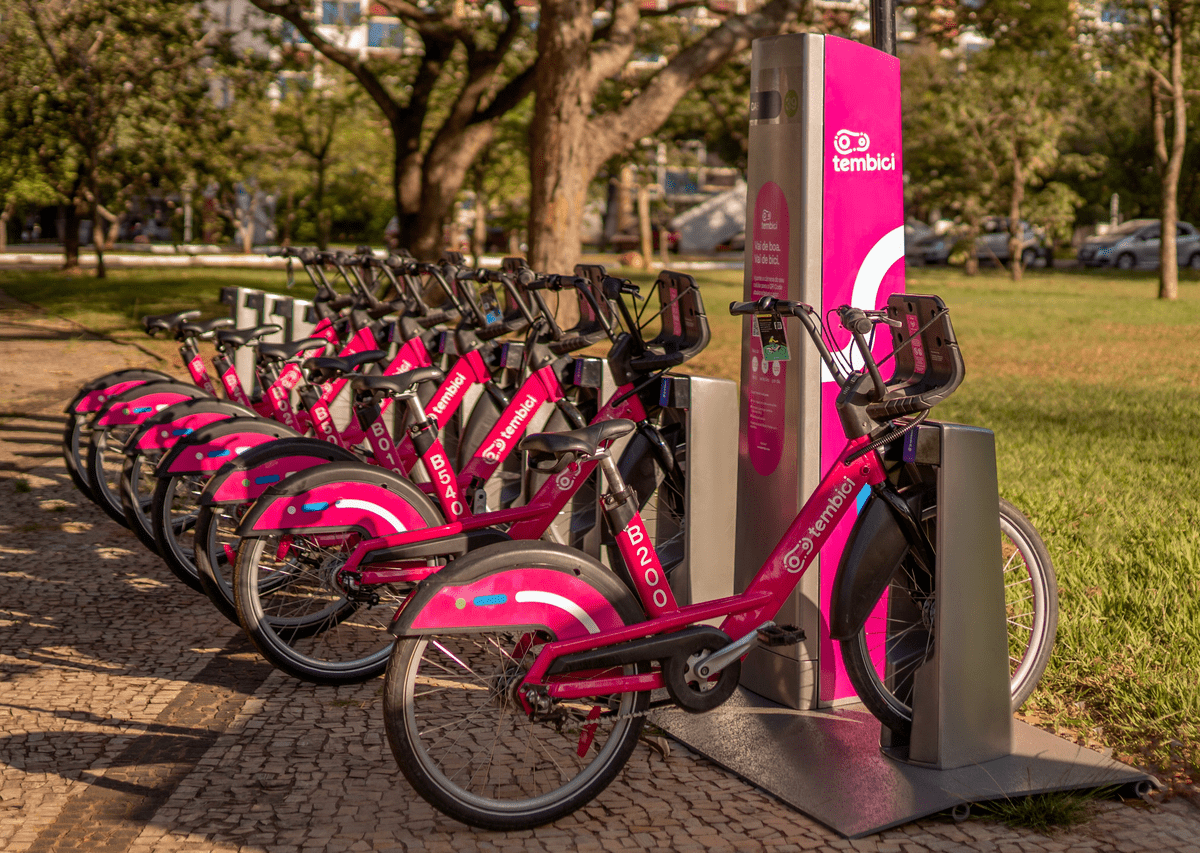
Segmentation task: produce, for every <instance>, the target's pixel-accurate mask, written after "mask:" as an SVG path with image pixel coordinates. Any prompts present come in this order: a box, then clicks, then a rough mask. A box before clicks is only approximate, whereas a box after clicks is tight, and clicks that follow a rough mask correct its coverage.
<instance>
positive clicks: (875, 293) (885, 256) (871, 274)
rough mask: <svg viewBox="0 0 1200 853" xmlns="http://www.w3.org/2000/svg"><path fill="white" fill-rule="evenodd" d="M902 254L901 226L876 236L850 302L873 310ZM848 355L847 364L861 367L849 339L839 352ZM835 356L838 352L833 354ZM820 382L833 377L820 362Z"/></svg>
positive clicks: (855, 349)
mask: <svg viewBox="0 0 1200 853" xmlns="http://www.w3.org/2000/svg"><path fill="white" fill-rule="evenodd" d="M903 257H904V226H903V225H901V226H900V227H898V228H896V229H894V230H892V231H889V232H888V233H886V234H884V235H883V236H882V237H880V238H879V242H878V243H876V244H875V245H874V246H872V247H871V251H869V252H867V256H866V257H865V258H863V262H862V266H860V267H859V268H858V275H857V276H856V277H855V279H854V290H853V292H852V293H851V296H850V304H851V305H852V306H853V307H855V308H862V309H863V310H864V311H874V310H875V305H876V304H877V301H878V299H879V288H880V287H881V286H882V285H883V277H884V275H885V274H886V273H887V271H888V270H890V269H891V268H892V265H893V264H895V263H896V261H898V260H900V259H901V258H903ZM839 352H841V354H842V355H844V356H848V357H849V358H850V364H851V365H852V366H853V367H854V368H855V369H857V368H860V367H862V364H863V360H862V356H861V355H859V352H858V347H856V346H855V345H854V341H853V340H850V341H849V342H847V343H846V345H845V346H844V347H842V348H841V350H840V351H839ZM834 356H835V357H836V356H837V353H836V352H835V353H834ZM821 381H822V382H832V381H833V376H832V374H830V372H829V368H828V367H826V366H825V363H824V362H822V363H821Z"/></svg>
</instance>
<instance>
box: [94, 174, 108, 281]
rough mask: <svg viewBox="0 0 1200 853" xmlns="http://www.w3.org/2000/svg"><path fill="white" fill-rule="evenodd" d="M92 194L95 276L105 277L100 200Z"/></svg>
mask: <svg viewBox="0 0 1200 853" xmlns="http://www.w3.org/2000/svg"><path fill="white" fill-rule="evenodd" d="M94 192H95V191H94V190H93V196H92V245H93V246H95V247H96V278H107V277H108V270H106V269H105V267H104V229H103V228H101V227H100V202H99V200H98V199H97V198H96V197H95V195H94Z"/></svg>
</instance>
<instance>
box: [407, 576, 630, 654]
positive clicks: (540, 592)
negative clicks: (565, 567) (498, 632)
mask: <svg viewBox="0 0 1200 853" xmlns="http://www.w3.org/2000/svg"><path fill="white" fill-rule="evenodd" d="M623 624H624V622H623V621H622V620H621V617H620V615H619V614H618V613H617V611H616V609H615V608H614V607H613V606H612V604H611V603H610V602H609V601H608V599H606V598H605V597H604V596H603V595H601V594H600V593H599V592H598V591H597V590H596V589H595V588H594V587H593V586H592V585H591V584H589V583H587V582H586V581H584V580H582V579H580V578H577V577H574V576H572V575H568V574H565V573H563V572H558V571H554V570H552V569H537V568H514V569H506V570H504V571H502V572H497V573H496V574H494V575H489V576H488V577H485V578H481V579H480V580H477V581H474V582H472V583H469V584H464V585H462V586H445V587H443V588H442V589H440V590H438V591H437V593H436V594H435V595H434V596H433V597H432V598H431V599H430V600H429V601H428V602H427V603H426V604H425V606H424V607H422V608H421V609H420V611H419V612H418V613H417V614H416V618H415V619H414V621H413V624H412V626H411V627H412V630H414V631H430V630H440V629H454V628H473V627H489V626H493V625H513V626H530V627H538V628H545V629H546V630H547V631H549V632H550V633H551V634H552V635H553V636H554V637H555V638H557V639H560V640H563V639H570V638H573V637H582V636H586V635H588V634H596V633H599V632H600V631H609V630H614V629H616V628H620V627H621V626H622V625H623Z"/></svg>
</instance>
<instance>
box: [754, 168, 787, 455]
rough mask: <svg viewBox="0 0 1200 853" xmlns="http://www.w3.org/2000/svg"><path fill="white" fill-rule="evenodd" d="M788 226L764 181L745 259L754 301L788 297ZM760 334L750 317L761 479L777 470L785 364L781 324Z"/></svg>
mask: <svg viewBox="0 0 1200 853" xmlns="http://www.w3.org/2000/svg"><path fill="white" fill-rule="evenodd" d="M789 228H790V222H789V217H788V205H787V198H786V197H785V196H784V194H783V190H782V189H781V188H780V187H779V185H778V184H776V183H775V182H774V181H767V182H766V183H765V184H763V185H762V188H761V189H759V191H758V198H757V200H756V201H755V205H754V235H753V246H752V249H751V256H750V275H751V282H752V283H751V293H752V295H753V298H754V299H758V298H760V297H763V296H774V297H775V298H777V299H787V298H788V235H789V233H790V231H789ZM768 316H769V315H768ZM776 319H777V320H778V319H779V318H776ZM766 332H767V334H765V335H764V326H763V324H762V321H761V318H758V317H755V318H754V322H752V323H751V334H752V335H753V336H754V339H755V340H756V341H757V343H758V346H756V347H755V348H754V352H753V353H752V355H751V357H750V359H751V362H750V364H751V370H750V382H749V386H750V387H749V423H748V424H747V427H748V432H749V436H748V438H749V447H748V450H749V452H750V461H751V463H752V464H753V465H754V470H756V471H757V472H758V473H759V474H761V475H763V476H767V475H769V474H770V473H771V472H773V471H774V470H775V469H776V467H778V465H779V459H780V456H781V455H782V453H783V433H784V406H785V403H786V400H787V386H786V383H787V361H788V349H787V337H786V335H784V333H783V323H782V321H780V322H779V328H778V330H776V328H775V326H774V324H773V323H771V324H769V325H768V327H767V328H766Z"/></svg>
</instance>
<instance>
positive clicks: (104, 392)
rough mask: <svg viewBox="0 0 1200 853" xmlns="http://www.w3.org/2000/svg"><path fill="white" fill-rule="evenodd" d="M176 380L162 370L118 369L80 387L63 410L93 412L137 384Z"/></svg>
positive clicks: (75, 412)
mask: <svg viewBox="0 0 1200 853" xmlns="http://www.w3.org/2000/svg"><path fill="white" fill-rule="evenodd" d="M175 381H177V380H176V379H175V377H174V376H172V375H171V374H169V373H163V372H162V371H161V370H143V369H141V368H137V367H130V368H127V369H125V370H116V371H113V372H112V373H106V374H104V375H103V376H101V377H99V378H97V379H93V380H92V381H91V382H89V383H87V384H86V385H84V386H83V387H82V388H80V389H79V391H77V392H76V394H75V396H74V397H72V398H71V402H70V403H67V407H66V408H65V409H64V410H63V411H65V412H71V413H74V414H77V415H79V414H91V413H92V412H98V411H100V410H101V409H103V408H104V405H105V404H106V403H107V402H108V401H109V400H111V399H112V398H113V397H115V396H117V395H118V394H121V393H123V392H125V391H128V390H129V389H130V388H133V387H135V386H137V385H146V384H148V383H150V382H175Z"/></svg>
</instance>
